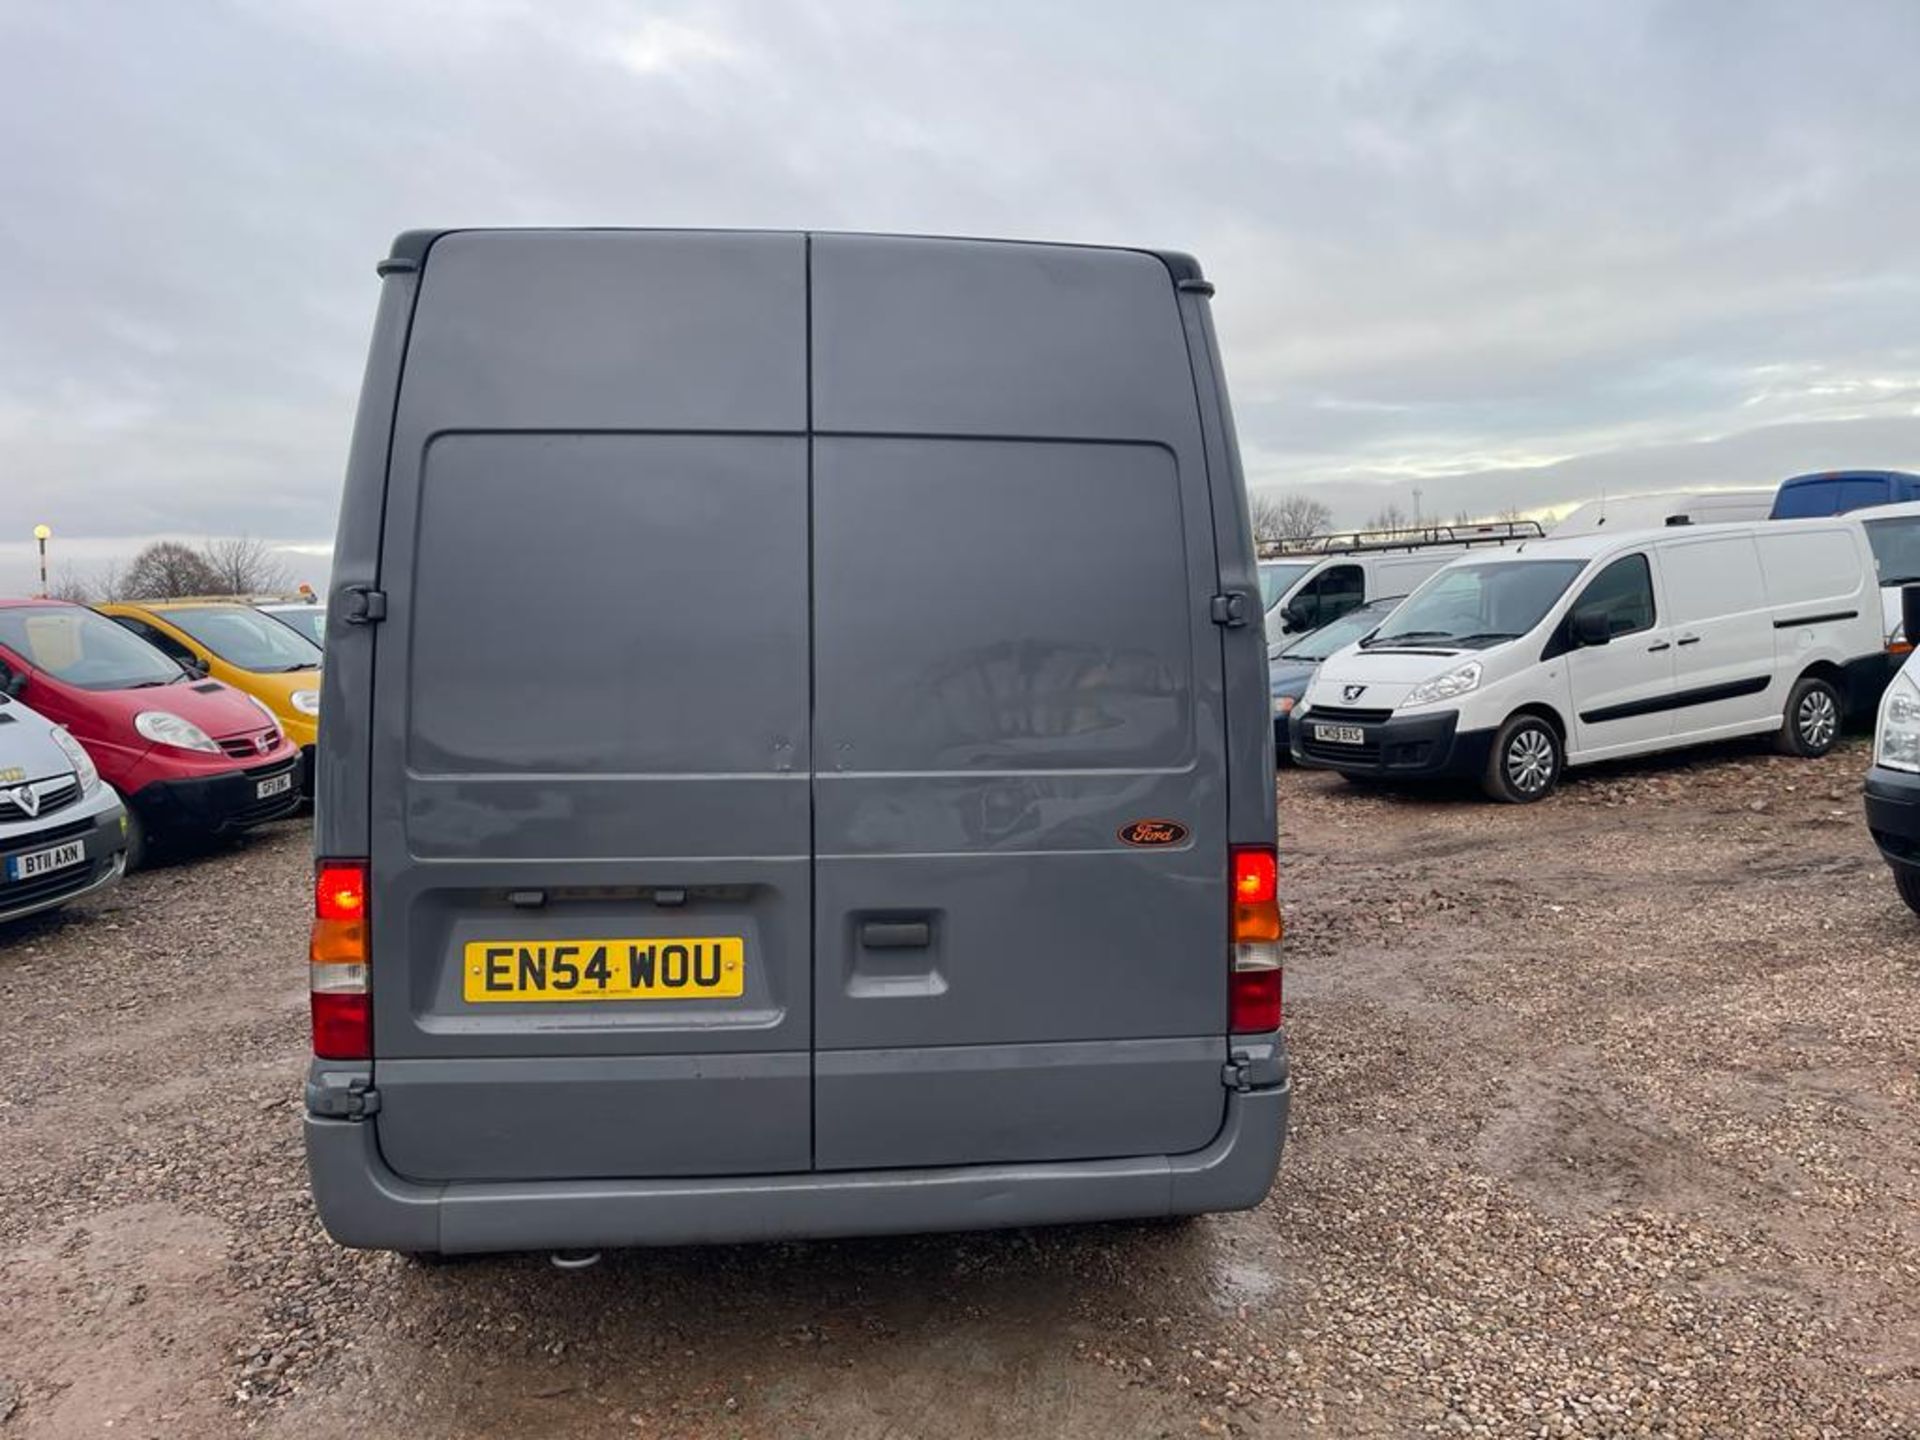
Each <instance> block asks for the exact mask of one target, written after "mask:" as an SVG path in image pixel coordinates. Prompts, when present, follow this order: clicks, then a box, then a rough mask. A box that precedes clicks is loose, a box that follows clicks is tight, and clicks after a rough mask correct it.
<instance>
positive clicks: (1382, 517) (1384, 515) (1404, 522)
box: [1367, 500, 1412, 535]
mask: <svg viewBox="0 0 1920 1440" xmlns="http://www.w3.org/2000/svg"><path fill="white" fill-rule="evenodd" d="M1411 528H1412V522H1411V521H1410V520H1408V519H1407V512H1406V511H1404V510H1402V509H1401V508H1400V504H1399V502H1398V501H1396V500H1389V501H1387V503H1386V504H1385V505H1382V506H1381V507H1380V508H1379V509H1378V510H1376V511H1375V512H1374V513H1373V514H1372V515H1371V516H1369V517H1368V518H1367V529H1369V530H1384V531H1385V532H1386V533H1387V534H1389V535H1400V534H1404V533H1405V532H1406V531H1408V530H1409V529H1411Z"/></svg>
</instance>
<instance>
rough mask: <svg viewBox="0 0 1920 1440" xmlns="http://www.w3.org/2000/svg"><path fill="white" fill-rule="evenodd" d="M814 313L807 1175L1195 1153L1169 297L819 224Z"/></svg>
mask: <svg viewBox="0 0 1920 1440" xmlns="http://www.w3.org/2000/svg"><path fill="white" fill-rule="evenodd" d="M812 300H813V310H812V349H813V425H814V442H813V485H814V512H813V545H814V567H815V570H814V573H815V592H814V706H815V708H814V722H815V731H814V733H815V755H816V764H815V779H814V805H815V818H814V829H815V841H816V848H817V856H816V862H815V904H816V921H815V930H814V943H815V955H816V958H815V972H814V1023H815V1037H816V1039H815V1043H816V1046H817V1050H816V1056H815V1068H816V1083H815V1115H814V1120H815V1132H814V1133H815V1163H816V1165H817V1167H819V1168H822V1169H845V1168H864V1167H873V1166H901V1165H949V1164H964V1163H973V1162H986V1161H1016V1160H1036V1159H1067V1158H1076V1157H1094V1156H1120V1155H1140V1154H1161V1153H1173V1152H1182V1151H1189V1150H1194V1149H1198V1148H1200V1147H1202V1146H1204V1145H1205V1144H1206V1143H1207V1142H1208V1141H1209V1140H1210V1139H1211V1138H1212V1137H1213V1135H1214V1134H1215V1133H1216V1131H1217V1130H1218V1128H1219V1126H1220V1123H1221V1119H1222V1115H1223V1110H1224V1095H1225V1092H1224V1090H1223V1088H1222V1084H1221V1067H1222V1062H1223V1061H1224V1060H1225V1058H1226V1056H1225V1022H1226V1011H1227V998H1226V981H1227V964H1226V956H1227V948H1228V947H1227V933H1226V925H1227V912H1228V900H1227V894H1226V875H1227V865H1228V862H1227V845H1226V838H1227V814H1226V795H1227V785H1226V774H1225V769H1226V766H1225V733H1226V722H1225V718H1224V715H1223V704H1222V640H1221V631H1220V630H1219V629H1218V628H1217V627H1216V626H1215V625H1214V624H1213V623H1212V622H1211V620H1210V619H1209V601H1210V599H1211V597H1212V595H1213V594H1214V592H1215V591H1216V589H1217V588H1218V585H1219V570H1218V565H1217V562H1216V558H1215V550H1214V520H1213V516H1212V513H1211V511H1210V508H1209V499H1208V482H1207V464H1206V457H1205V454H1204V453H1203V447H1202V437H1201V424H1200V419H1199V411H1198V406H1197V403H1196V394H1195V389H1196V380H1195V372H1194V366H1193V363H1192V362H1191V361H1190V359H1189V354H1188V348H1187V340H1186V335H1185V333H1183V320H1182V311H1181V308H1180V307H1181V303H1182V302H1181V299H1180V297H1179V296H1178V294H1177V292H1176V290H1175V286H1174V283H1173V277H1172V276H1170V274H1169V272H1168V269H1167V267H1166V265H1165V264H1164V263H1162V262H1161V261H1160V260H1158V259H1156V258H1154V257H1151V256H1148V255H1144V254H1136V253H1129V252H1118V251H1093V250H1079V249H1066V248H1058V247H1046V246H1029V245H1005V244H976V243H966V242H945V241H908V240H890V239H884V238H869V237H852V236H819V237H815V239H814V241H813V251H812ZM1209 373H1210V372H1209ZM1228 533H1229V536H1230V539H1229V541H1228V543H1235V542H1236V541H1237V539H1238V537H1237V535H1234V534H1233V532H1232V531H1231V530H1229V532H1228ZM1254 613H1255V607H1252V606H1250V607H1249V616H1250V617H1251V616H1252V615H1253V614H1254ZM1259 718H1260V719H1261V720H1262V721H1264V715H1263V714H1262V715H1260V716H1259ZM1260 728H1261V729H1262V730H1264V729H1265V726H1264V724H1262V726H1261V727H1260ZM1260 784H1261V785H1263V786H1265V785H1268V784H1270V781H1269V780H1268V779H1267V777H1266V776H1264V775H1263V776H1262V777H1260ZM1267 793H1268V794H1269V795H1270V794H1271V792H1270V790H1269V791H1268V792H1267ZM1252 818H1253V817H1252V816H1250V817H1249V819H1250V820H1251V819H1252ZM1267 833H1268V834H1270V833H1271V832H1270V831H1268V832H1267Z"/></svg>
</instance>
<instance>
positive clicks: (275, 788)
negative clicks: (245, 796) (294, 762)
mask: <svg viewBox="0 0 1920 1440" xmlns="http://www.w3.org/2000/svg"><path fill="white" fill-rule="evenodd" d="M291 789H293V772H292V771H291V770H289V771H288V772H287V773H286V774H284V775H269V776H268V777H267V778H266V779H264V780H262V781H261V782H260V783H259V784H258V785H256V786H254V787H253V793H254V796H255V798H256V799H260V800H264V799H266V798H267V797H268V796H269V795H284V794H286V793H287V791H289V790H291Z"/></svg>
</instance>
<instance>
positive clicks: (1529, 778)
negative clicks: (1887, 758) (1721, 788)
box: [1291, 517, 1888, 803]
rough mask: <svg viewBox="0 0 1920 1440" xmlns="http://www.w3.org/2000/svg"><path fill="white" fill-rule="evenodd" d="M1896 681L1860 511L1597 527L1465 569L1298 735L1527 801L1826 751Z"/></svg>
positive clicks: (1390, 628)
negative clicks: (1606, 772) (1742, 521)
mask: <svg viewBox="0 0 1920 1440" xmlns="http://www.w3.org/2000/svg"><path fill="white" fill-rule="evenodd" d="M1887 678H1888V670H1887V659H1886V651H1885V646H1884V639H1883V634H1882V625H1881V614H1880V593H1879V586H1878V583H1877V580H1876V577H1875V574H1874V564H1873V554H1872V551H1871V550H1870V549H1869V548H1868V545H1867V538H1866V535H1865V532H1864V531H1863V529H1862V528H1861V526H1860V524H1859V522H1858V521H1856V520H1853V519H1851V518H1845V517H1841V518H1835V519H1831V520H1800V521H1763V522H1760V523H1758V524H1746V525H1703V526H1686V527H1682V528H1679V529H1661V530H1646V531H1639V532H1627V533H1623V534H1619V535H1613V534H1608V533H1604V532H1603V533H1601V534H1598V535H1586V536H1577V537H1573V538H1569V539H1557V538H1556V539H1548V540H1540V541H1533V542H1529V543H1526V544H1522V545H1515V546H1512V547H1510V548H1508V549H1505V550H1501V551H1497V552H1491V553H1486V554H1482V555H1474V556H1469V557H1465V558H1463V559H1460V560H1457V561H1455V562H1454V563H1453V564H1451V565H1449V566H1448V567H1447V568H1446V569H1445V570H1442V571H1440V572H1439V573H1438V574H1436V575H1435V576H1434V577H1433V578H1432V579H1431V580H1429V581H1427V583H1426V584H1424V585H1422V586H1421V587H1420V588H1419V589H1418V590H1416V591H1415V592H1414V593H1413V594H1412V595H1409V596H1408V597H1407V599H1406V600H1405V602H1404V603H1402V604H1401V605H1400V607H1399V608H1398V609H1396V610H1395V611H1394V612H1393V614H1392V616H1390V617H1389V618H1388V619H1387V620H1386V621H1385V622H1384V623H1382V624H1381V625H1380V626H1379V628H1378V629H1376V630H1374V631H1373V632H1372V633H1371V634H1370V635H1367V636H1365V637H1363V638H1361V639H1360V640H1358V641H1356V642H1355V643H1354V644H1352V645H1350V646H1348V647H1347V648H1346V649H1344V650H1342V651H1340V652H1339V653H1337V654H1335V655H1334V656H1332V657H1331V658H1330V659H1328V660H1327V661H1326V663H1325V664H1323V665H1322V666H1321V667H1320V672H1319V674H1318V675H1317V676H1315V678H1314V682H1313V685H1312V687H1311V688H1310V689H1309V690H1308V692H1307V696H1306V701H1305V703H1304V704H1302V705H1299V706H1296V707H1295V708H1294V710H1293V713H1292V716H1291V738H1292V745H1293V754H1294V758H1295V759H1296V760H1298V761H1300V762H1301V763H1302V764H1307V765H1318V766H1322V767H1325V768H1328V769H1334V770H1340V771H1343V772H1345V773H1347V774H1350V775H1354V776H1357V777H1362V778H1381V779H1415V778H1420V777H1432V776H1444V775H1454V776H1462V777H1468V778H1476V779H1479V780H1480V781H1481V782H1482V784H1483V786H1484V787H1485V788H1486V790H1487V792H1488V793H1489V794H1490V795H1492V796H1493V797H1494V798H1496V799H1500V800H1506V801H1513V802H1521V803H1524V802H1527V801H1533V800H1539V799H1542V798H1544V797H1545V796H1546V795H1547V794H1548V793H1549V792H1550V791H1551V790H1552V789H1553V787H1554V785H1555V783H1556V782H1557V781H1558V780H1559V778H1560V775H1561V772H1562V771H1563V770H1564V769H1565V767H1566V766H1568V765H1580V764H1586V763H1588V762H1591V761H1596V760H1612V759H1622V758H1625V757H1627V756H1632V755H1644V754H1648V753H1651V752H1653V751H1657V750H1668V749H1673V748H1676V747H1678V746H1682V745H1691V744H1697V743H1700V742H1704V741H1709V740H1725V739H1731V738H1733V737H1735V736H1740V735H1760V734H1768V733H1772V734H1774V735H1775V736H1776V737H1777V738H1778V741H1779V744H1780V747H1781V748H1782V749H1783V750H1786V751H1788V752H1790V753H1794V754H1801V755H1819V754H1824V753H1825V752H1826V751H1827V750H1829V749H1831V748H1832V746H1833V744H1834V742H1835V741H1836V740H1837V739H1838V738H1839V732H1840V726H1841V724H1842V722H1843V721H1844V720H1845V719H1846V718H1847V717H1848V716H1851V715H1864V714H1867V713H1871V710H1872V707H1873V706H1874V704H1875V703H1876V702H1877V701H1878V699H1879V697H1880V692H1881V691H1882V690H1883V689H1884V688H1885V687H1886V683H1887Z"/></svg>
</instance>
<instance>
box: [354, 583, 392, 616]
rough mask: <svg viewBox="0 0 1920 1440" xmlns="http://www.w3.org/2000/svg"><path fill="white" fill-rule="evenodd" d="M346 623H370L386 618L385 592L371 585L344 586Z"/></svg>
mask: <svg viewBox="0 0 1920 1440" xmlns="http://www.w3.org/2000/svg"><path fill="white" fill-rule="evenodd" d="M345 593H346V597H347V616H346V619H347V624H349V625H372V624H376V623H377V622H379V621H381V620H384V619H386V618H387V592H386V591H384V590H376V589H374V588H373V586H371V585H349V586H347V588H346V592H345Z"/></svg>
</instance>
